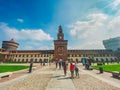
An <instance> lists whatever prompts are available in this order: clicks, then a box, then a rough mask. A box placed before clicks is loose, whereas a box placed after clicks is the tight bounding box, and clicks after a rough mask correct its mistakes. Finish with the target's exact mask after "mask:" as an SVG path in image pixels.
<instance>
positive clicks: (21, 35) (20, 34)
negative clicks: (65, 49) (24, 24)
mask: <svg viewBox="0 0 120 90" xmlns="http://www.w3.org/2000/svg"><path fill="white" fill-rule="evenodd" d="M0 29H1V30H3V31H5V33H6V34H7V35H8V36H9V38H14V39H16V40H40V41H44V40H53V38H52V37H51V36H50V35H49V34H47V33H45V32H44V31H43V30H42V29H22V30H18V29H16V28H11V27H8V26H7V24H1V25H0Z"/></svg>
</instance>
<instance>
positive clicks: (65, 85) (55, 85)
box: [46, 69, 76, 90]
mask: <svg viewBox="0 0 120 90" xmlns="http://www.w3.org/2000/svg"><path fill="white" fill-rule="evenodd" d="M46 90H76V89H75V87H74V84H73V82H72V80H71V79H70V76H69V75H68V76H64V74H63V70H59V69H57V70H56V71H55V73H54V75H53V77H52V79H51V80H50V82H49V83H48V86H47V88H46Z"/></svg>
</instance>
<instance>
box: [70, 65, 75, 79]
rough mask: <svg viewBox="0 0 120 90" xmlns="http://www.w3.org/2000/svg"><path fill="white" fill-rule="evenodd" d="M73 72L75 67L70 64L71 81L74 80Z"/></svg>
mask: <svg viewBox="0 0 120 90" xmlns="http://www.w3.org/2000/svg"><path fill="white" fill-rule="evenodd" d="M74 70H75V65H74V64H73V63H71V64H70V72H71V79H73V78H74Z"/></svg>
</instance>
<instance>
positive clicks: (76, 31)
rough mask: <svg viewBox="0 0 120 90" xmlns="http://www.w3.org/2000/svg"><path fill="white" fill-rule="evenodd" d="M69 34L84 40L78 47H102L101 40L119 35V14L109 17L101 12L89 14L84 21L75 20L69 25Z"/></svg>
mask: <svg viewBox="0 0 120 90" xmlns="http://www.w3.org/2000/svg"><path fill="white" fill-rule="evenodd" d="M69 28H70V35H71V37H72V38H76V40H78V41H82V42H83V41H84V42H83V43H81V42H80V43H79V44H78V45H77V46H78V47H80V48H84V49H86V48H87V49H88V48H93V49H95V48H104V47H103V45H102V40H104V39H107V38H110V37H117V36H120V33H119V31H120V16H116V17H114V18H111V17H109V16H107V15H105V14H103V13H96V14H90V15H88V16H87V18H86V21H76V22H75V23H74V24H72V25H70V26H69Z"/></svg>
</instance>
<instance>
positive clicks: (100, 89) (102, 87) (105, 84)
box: [73, 66, 120, 90]
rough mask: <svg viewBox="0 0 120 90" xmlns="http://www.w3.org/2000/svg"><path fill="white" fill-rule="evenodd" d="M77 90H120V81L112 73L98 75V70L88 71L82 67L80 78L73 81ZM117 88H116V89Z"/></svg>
mask: <svg viewBox="0 0 120 90" xmlns="http://www.w3.org/2000/svg"><path fill="white" fill-rule="evenodd" d="M73 83H74V85H75V88H76V90H120V88H119V87H120V81H119V80H116V79H114V78H112V77H111V74H110V73H106V72H104V73H103V74H98V71H97V70H92V71H87V70H84V68H83V67H82V66H80V77H79V78H75V79H73ZM115 86H116V87H115Z"/></svg>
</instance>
